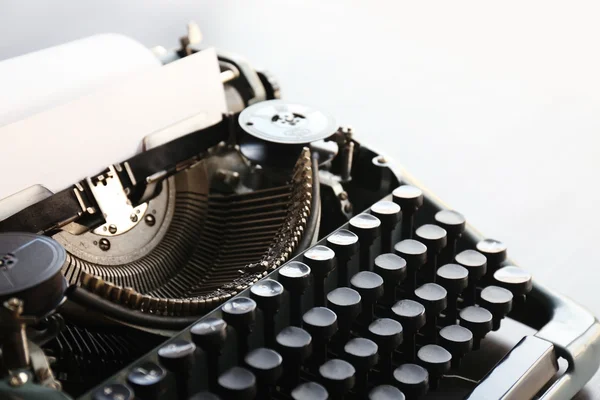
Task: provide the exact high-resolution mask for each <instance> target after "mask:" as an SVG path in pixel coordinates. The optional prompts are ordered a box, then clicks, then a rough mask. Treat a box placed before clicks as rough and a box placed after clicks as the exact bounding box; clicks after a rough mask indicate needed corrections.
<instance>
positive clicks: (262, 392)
mask: <svg viewBox="0 0 600 400" xmlns="http://www.w3.org/2000/svg"><path fill="white" fill-rule="evenodd" d="M245 362H246V365H247V366H248V369H249V370H250V371H251V372H252V373H253V374H254V376H255V377H256V381H257V383H258V398H259V399H269V398H271V391H272V389H273V387H274V386H275V384H276V383H277V380H279V378H280V377H281V374H282V373H283V367H282V363H283V359H282V358H281V356H280V355H279V353H277V352H276V351H273V350H271V349H267V348H264V347H260V348H258V349H255V350H252V351H251V352H250V353H248V355H246V358H245Z"/></svg>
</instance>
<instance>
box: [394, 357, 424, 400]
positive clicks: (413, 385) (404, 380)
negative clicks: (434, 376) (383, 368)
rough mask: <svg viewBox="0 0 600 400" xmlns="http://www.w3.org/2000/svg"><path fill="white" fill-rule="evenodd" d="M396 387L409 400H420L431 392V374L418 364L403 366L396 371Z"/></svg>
mask: <svg viewBox="0 0 600 400" xmlns="http://www.w3.org/2000/svg"><path fill="white" fill-rule="evenodd" d="M394 385H396V386H397V387H398V389H400V390H401V391H402V393H404V394H405V395H406V396H407V397H408V398H409V399H419V398H421V397H422V396H423V395H425V393H427V391H428V390H429V373H428V372H427V370H426V369H425V368H423V367H421V366H420V365H417V364H402V365H400V366H399V367H398V368H396V369H395V370H394Z"/></svg>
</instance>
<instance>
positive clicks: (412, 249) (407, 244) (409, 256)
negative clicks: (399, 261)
mask: <svg viewBox="0 0 600 400" xmlns="http://www.w3.org/2000/svg"><path fill="white" fill-rule="evenodd" d="M394 252H395V253H396V254H397V255H399V256H400V257H402V258H403V259H404V260H406V269H407V273H408V279H407V282H408V286H409V289H410V290H411V291H412V290H414V289H415V288H416V287H417V272H418V271H419V268H421V267H422V266H423V265H424V264H425V263H426V262H427V247H425V245H424V244H423V243H421V242H417V241H416V240H412V239H406V240H403V241H401V242H398V243H396V245H395V246H394Z"/></svg>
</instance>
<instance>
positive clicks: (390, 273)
mask: <svg viewBox="0 0 600 400" xmlns="http://www.w3.org/2000/svg"><path fill="white" fill-rule="evenodd" d="M374 264H375V266H374V268H373V272H375V273H376V274H377V275H379V276H381V278H382V279H383V289H384V290H383V291H384V294H383V296H384V297H383V301H384V302H385V304H393V303H394V301H396V286H398V285H399V284H400V283H401V282H402V281H403V280H404V279H406V274H407V272H406V261H405V260H404V259H403V258H402V257H400V256H397V255H396V254H392V253H386V254H381V255H379V256H377V258H375V263H374Z"/></svg>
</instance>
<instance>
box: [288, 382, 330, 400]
mask: <svg viewBox="0 0 600 400" xmlns="http://www.w3.org/2000/svg"><path fill="white" fill-rule="evenodd" d="M292 399H294V400H327V399H329V394H328V393H327V389H325V388H324V387H323V386H321V385H319V384H318V383H315V382H306V383H303V384H301V385H299V386H297V387H296V388H295V389H294V390H292Z"/></svg>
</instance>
